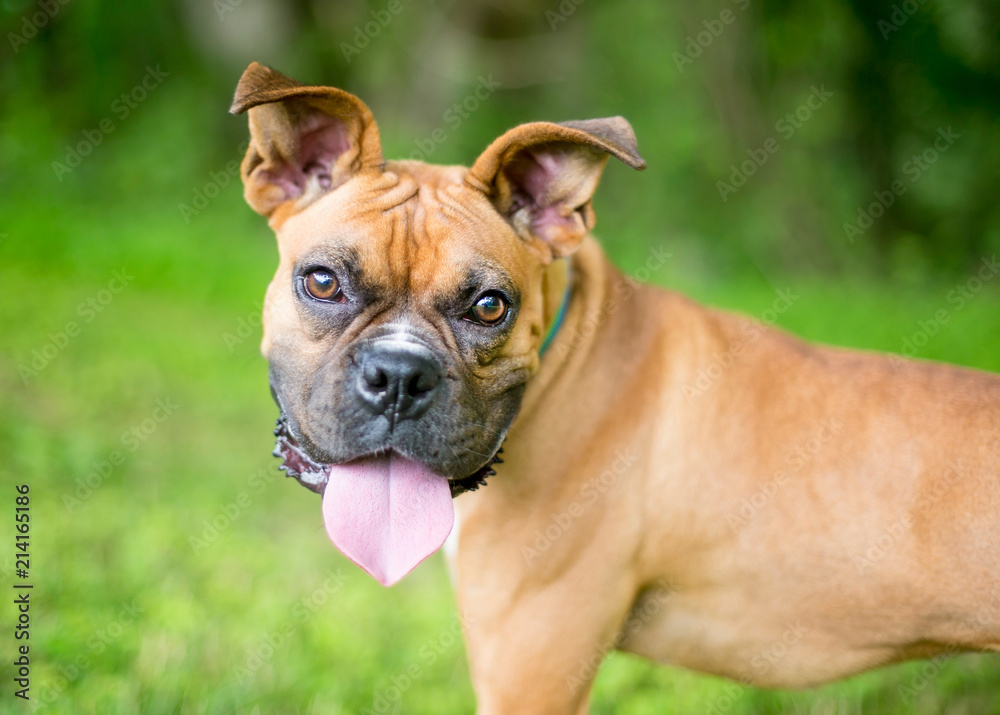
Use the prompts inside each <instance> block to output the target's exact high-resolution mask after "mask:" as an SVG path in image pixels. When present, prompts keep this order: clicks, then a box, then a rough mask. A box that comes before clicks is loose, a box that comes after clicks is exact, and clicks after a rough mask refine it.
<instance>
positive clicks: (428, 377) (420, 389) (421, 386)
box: [406, 370, 438, 397]
mask: <svg viewBox="0 0 1000 715" xmlns="http://www.w3.org/2000/svg"><path fill="white" fill-rule="evenodd" d="M437 382H438V381H437V375H436V374H435V373H434V372H432V371H429V370H427V371H421V372H419V373H417V374H416V375H414V376H413V377H412V378H410V381H409V383H408V384H407V386H406V392H407V393H408V394H409V395H410V397H420V396H421V395H424V394H426V393H428V392H430V391H431V390H433V389H434V387H435V385H437Z"/></svg>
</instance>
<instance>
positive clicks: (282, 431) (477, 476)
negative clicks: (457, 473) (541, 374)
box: [271, 411, 503, 498]
mask: <svg viewBox="0 0 1000 715" xmlns="http://www.w3.org/2000/svg"><path fill="white" fill-rule="evenodd" d="M274 437H275V445H274V451H273V452H272V453H271V454H273V455H274V456H275V457H280V458H281V459H282V463H281V465H280V466H279V467H278V469H280V470H282V471H283V472H284V473H285V475H286V476H289V477H294V478H295V479H296V480H297V481H298V482H299V484H301V485H302V486H304V487H305V488H306V489H308V490H310V491H313V492H316V493H317V494H322V493H323V490H324V488H325V487H326V482H327V479H328V478H329V468H330V467H331V466H332V465H330V464H327V463H323V462H317V461H316V460H314V459H313V458H312V457H310V456H309V455H308V454H306V452H305V450H303V449H302V446H301V445H300V444H299V441H298V440H297V439H296V438H295V436H294V435H293V434H292V432H291V429H290V428H289V426H288V418H287V417H286V416H285V413H284V411H282V412H281V414H280V415H279V416H278V419H277V421H276V422H275V426H274ZM502 452H503V443H501V445H500V448H499V449H497V451H496V452H495V453H494V454H493V456H492V457H490V458H489V459H488V460H487V461H486V463H485V464H484V465H483V466H482V467H480V468H479V469H477V470H476V471H475V472H473V473H472V474H470V475H469V476H467V477H461V478H459V479H449V480H448V483H449V485H450V486H451V496H452V497H453V498H454V497H456V496H458V495H459V494H464V493H465V492H474V491H476V490H477V489H479V487H481V486H486V479H487V478H488V477H491V476H493V475H494V474H496V470H495V469H494V465H497V464H502V463H503V459H501V458H500V454H501V453H502ZM363 456H365V455H358V458H361V457H363Z"/></svg>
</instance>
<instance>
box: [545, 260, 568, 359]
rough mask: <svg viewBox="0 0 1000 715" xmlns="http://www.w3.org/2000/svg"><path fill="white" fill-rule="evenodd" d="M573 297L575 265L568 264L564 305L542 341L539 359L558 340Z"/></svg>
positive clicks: (560, 305)
mask: <svg viewBox="0 0 1000 715" xmlns="http://www.w3.org/2000/svg"><path fill="white" fill-rule="evenodd" d="M572 297H573V264H572V263H569V262H567V263H566V290H565V291H564V292H563V297H562V303H560V304H559V310H557V311H556V317H555V318H554V319H553V320H552V324H551V325H549V329H548V330H547V331H545V337H544V338H543V339H542V347H540V348H539V349H538V357H541V356H542V355H544V354H545V351H546V350H548V349H549V347H550V346H551V345H552V342H553V341H554V340H555V339H556V333H558V332H559V328H561V327H562V324H563V320H565V318H566V310H567V309H568V308H569V300H570V298H572Z"/></svg>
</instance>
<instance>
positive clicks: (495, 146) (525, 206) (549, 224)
mask: <svg viewBox="0 0 1000 715" xmlns="http://www.w3.org/2000/svg"><path fill="white" fill-rule="evenodd" d="M608 156H614V157H617V158H618V159H620V160H621V161H623V162H625V163H626V164H628V165H629V166H631V167H632V168H634V169H645V168H646V162H645V161H643V159H642V157H641V156H639V151H638V147H637V146H636V141H635V133H634V132H633V131H632V126H631V125H630V124H629V123H628V122H627V121H626V120H625V119H623V118H622V117H609V118H607V119H590V120H587V121H582V122H564V123H562V124H554V123H551V122H534V123H532V124H523V125H521V126H519V127H516V128H514V129H511V130H510V131H508V132H507V133H506V134H504V135H503V136H501V137H500V138H499V139H497V140H496V141H494V142H493V143H492V144H490V146H489V147H488V148H487V149H486V151H484V152H483V153H482V155H480V157H479V158H478V159H476V162H475V164H473V165H472V168H471V169H469V173H468V174H467V175H466V179H465V181H466V183H467V184H468V185H469V186H472V187H473V188H475V189H478V190H479V191H482V192H483V193H485V194H486V195H487V196H488V197H489V198H490V200H491V201H492V202H493V205H494V206H496V207H497V210H498V211H499V212H500V213H501V214H502V215H503V216H504V217H506V218H507V220H508V221H509V222H510V224H511V225H512V226H513V227H514V230H515V231H516V232H517V234H518V235H519V236H521V238H523V239H525V240H526V241H528V242H529V243H530V244H532V245H533V246H535V247H536V248H537V249H538V250H539V252H540V253H541V254H542V256H543V258H545V259H546V260H551V259H552V258H553V257H555V258H558V257H562V256H566V255H569V254H570V253H572V252H573V251H574V250H575V249H576V248H577V246H579V245H580V241H582V240H583V237H584V236H586V235H587V232H588V231H590V229H592V228H593V226H594V220H595V219H594V209H593V207H592V206H591V197H592V196H593V195H594V190H595V189H596V188H597V183H598V181H600V178H601V172H602V171H604V165H605V164H607V161H608Z"/></svg>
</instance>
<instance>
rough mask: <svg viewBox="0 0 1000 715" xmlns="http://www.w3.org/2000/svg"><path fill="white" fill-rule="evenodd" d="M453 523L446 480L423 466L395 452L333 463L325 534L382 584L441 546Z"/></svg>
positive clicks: (389, 582) (390, 582)
mask: <svg viewBox="0 0 1000 715" xmlns="http://www.w3.org/2000/svg"><path fill="white" fill-rule="evenodd" d="M454 521H455V510H454V507H453V506H452V501H451V487H450V486H449V485H448V480H447V479H445V478H444V477H440V476H438V475H437V474H434V473H433V472H431V471H430V470H428V469H427V467H425V466H423V465H422V464H418V463H417V462H413V461H411V460H409V459H406V458H404V457H400V456H398V455H395V454H392V455H390V456H388V457H372V458H367V459H359V460H357V461H355V462H351V463H349V464H338V465H334V466H332V467H330V478H329V481H327V483H326V490H325V491H324V492H323V523H324V524H325V525H326V533H327V534H328V535H329V536H330V540H331V541H333V543H334V545H335V546H336V547H337V548H338V549H340V550H341V551H343V552H344V554H345V555H346V556H347V557H348V558H349V559H351V561H353V562H354V563H356V564H357V565H358V566H360V567H361V568H363V569H364V570H365V571H367V572H368V573H370V574H371V575H372V576H374V577H375V578H376V579H378V581H379V583H381V584H382V585H383V586H391V585H393V584H394V583H396V582H397V581H398V580H399V579H401V578H403V576H405V575H406V574H408V573H409V572H410V571H412V570H413V568H414V567H415V566H416V565H417V564H419V563H420V562H421V561H423V560H424V559H426V558H427V557H428V556H430V555H431V554H433V553H434V552H435V551H437V550H438V549H439V548H441V544H443V543H444V540H445V539H447V538H448V534H450V533H451V527H452V524H453V523H454Z"/></svg>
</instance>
